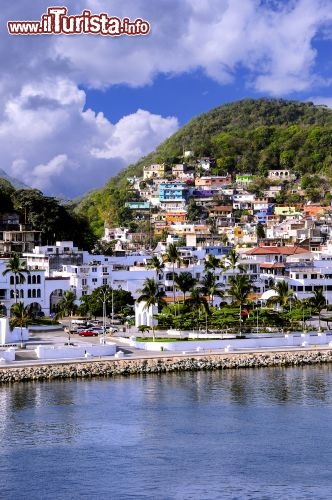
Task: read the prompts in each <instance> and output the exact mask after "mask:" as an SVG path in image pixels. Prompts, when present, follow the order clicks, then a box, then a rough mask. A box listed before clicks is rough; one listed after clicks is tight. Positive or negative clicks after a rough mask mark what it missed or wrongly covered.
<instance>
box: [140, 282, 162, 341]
mask: <svg viewBox="0 0 332 500" xmlns="http://www.w3.org/2000/svg"><path fill="white" fill-rule="evenodd" d="M138 292H139V293H140V294H141V295H140V296H139V297H138V299H137V302H145V304H144V309H146V310H148V309H149V308H150V307H153V306H157V307H158V308H159V307H160V306H162V305H164V304H165V299H164V297H165V292H164V291H163V290H159V286H158V283H157V282H156V280H154V279H153V278H146V279H145V281H144V283H143V288H141V289H140V290H138ZM152 336H153V340H155V333H154V321H153V317H152Z"/></svg>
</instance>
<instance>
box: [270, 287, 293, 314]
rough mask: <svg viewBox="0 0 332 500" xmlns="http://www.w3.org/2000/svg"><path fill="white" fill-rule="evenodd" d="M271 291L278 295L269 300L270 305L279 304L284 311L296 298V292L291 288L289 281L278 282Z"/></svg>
mask: <svg viewBox="0 0 332 500" xmlns="http://www.w3.org/2000/svg"><path fill="white" fill-rule="evenodd" d="M271 289H272V290H274V291H275V292H276V295H275V296H274V297H271V298H270V299H268V303H270V304H279V305H280V307H281V309H282V310H283V309H285V308H286V307H287V306H288V305H289V304H290V301H291V300H292V299H293V297H294V292H293V290H291V289H290V288H289V286H288V283H287V281H277V282H276V283H275V284H274V285H273V286H272V287H271Z"/></svg>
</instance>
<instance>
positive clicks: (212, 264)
mask: <svg viewBox="0 0 332 500" xmlns="http://www.w3.org/2000/svg"><path fill="white" fill-rule="evenodd" d="M218 267H221V268H223V267H224V264H223V262H221V260H220V259H218V258H217V257H215V255H212V254H209V255H208V256H207V258H206V259H205V262H204V270H205V271H213V272H215V270H216V269H217V268H218Z"/></svg>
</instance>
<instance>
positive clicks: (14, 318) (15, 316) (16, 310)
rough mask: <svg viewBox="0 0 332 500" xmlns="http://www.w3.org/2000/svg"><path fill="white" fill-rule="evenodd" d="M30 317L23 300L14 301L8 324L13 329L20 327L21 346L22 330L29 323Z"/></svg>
mask: <svg viewBox="0 0 332 500" xmlns="http://www.w3.org/2000/svg"><path fill="white" fill-rule="evenodd" d="M29 321H30V318H29V313H28V311H27V309H26V308H25V306H24V303H23V302H15V304H14V305H13V307H12V308H11V311H10V319H9V325H10V328H11V329H13V328H15V327H19V328H20V329H21V347H22V346H23V334H22V330H23V328H25V327H26V326H27V325H28V324H29Z"/></svg>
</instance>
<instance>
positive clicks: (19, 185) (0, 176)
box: [0, 168, 29, 189]
mask: <svg viewBox="0 0 332 500" xmlns="http://www.w3.org/2000/svg"><path fill="white" fill-rule="evenodd" d="M0 179H5V180H6V181H8V182H10V184H11V185H12V186H13V187H14V188H15V189H29V186H27V185H26V184H24V183H23V182H21V181H20V180H18V179H15V177H11V176H10V175H8V174H7V172H5V171H4V170H2V168H0Z"/></svg>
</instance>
